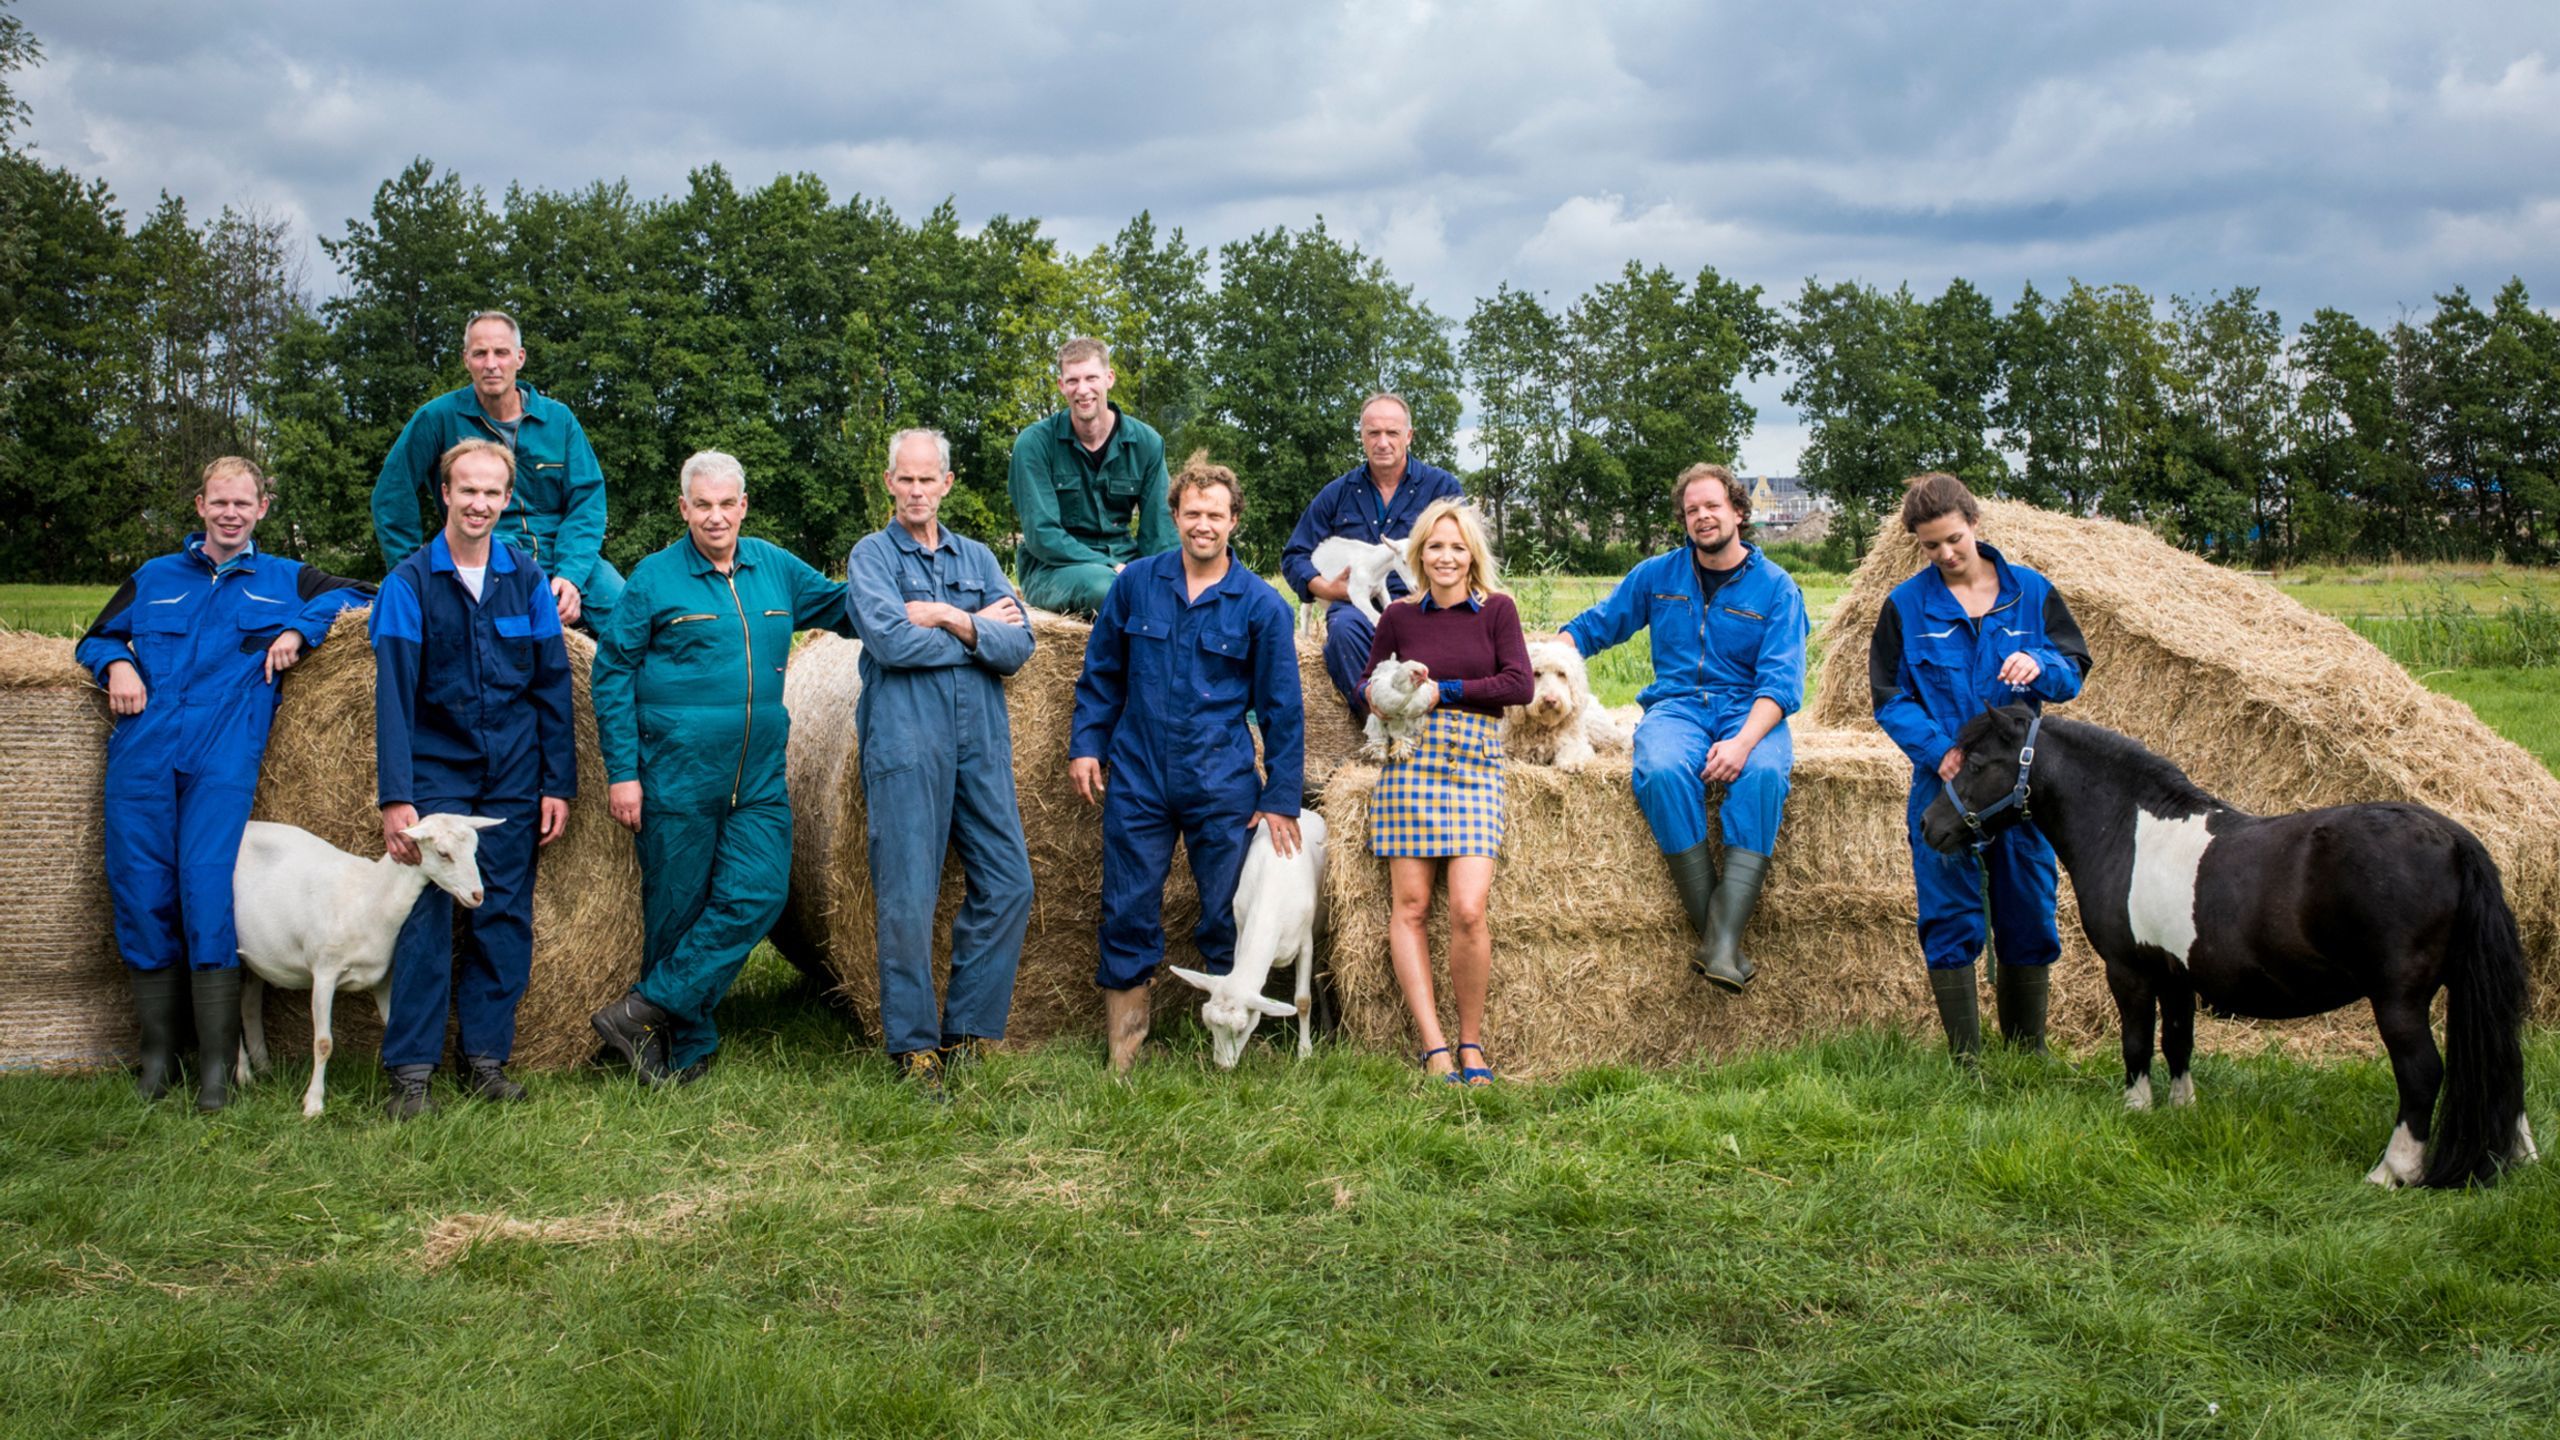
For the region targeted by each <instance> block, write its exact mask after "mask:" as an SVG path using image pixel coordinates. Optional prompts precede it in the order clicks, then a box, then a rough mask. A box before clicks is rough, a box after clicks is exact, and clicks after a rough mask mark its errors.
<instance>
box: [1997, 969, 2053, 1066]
mask: <svg viewBox="0 0 2560 1440" xmlns="http://www.w3.org/2000/svg"><path fill="white" fill-rule="evenodd" d="M1991 998H1992V1001H1993V1002H1994V1004H1995V1005H1996V1007H1997V1008H1998V1010H1999V1014H2000V1038H2001V1039H2002V1040H2003V1041H2005V1042H2007V1043H2008V1044H2009V1045H2010V1046H2011V1047H2013V1048H2015V1049H2019V1050H2024V1051H2026V1052H2027V1053H2029V1054H2031V1055H2041V1054H2043V1053H2044V1012H2045V1006H2046V1003H2047V1002H2048V1001H2050V1000H2051V999H2052V998H2053V967H2052V966H2050V965H1995V966H1994V967H1993V969H1992V972H1991Z"/></svg>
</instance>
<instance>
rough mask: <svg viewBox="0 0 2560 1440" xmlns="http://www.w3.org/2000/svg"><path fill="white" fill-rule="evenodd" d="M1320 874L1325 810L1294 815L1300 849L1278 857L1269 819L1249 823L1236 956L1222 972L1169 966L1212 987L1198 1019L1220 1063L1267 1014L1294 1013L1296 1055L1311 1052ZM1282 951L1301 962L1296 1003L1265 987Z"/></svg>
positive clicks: (1229, 1061) (1223, 1065)
mask: <svg viewBox="0 0 2560 1440" xmlns="http://www.w3.org/2000/svg"><path fill="white" fill-rule="evenodd" d="M1323 879H1324V817H1323V816H1321V815H1319V814H1317V813H1316V812H1314V811H1313V810H1308V811H1303V812H1301V813H1300V814H1299V816H1298V853H1297V854H1295V855H1292V856H1289V857H1288V858H1287V859H1282V858H1281V857H1280V856H1279V855H1277V854H1275V853H1273V851H1272V849H1271V827H1270V826H1268V825H1259V826H1256V827H1254V832H1253V840H1252V843H1250V844H1249V845H1247V846H1246V847H1245V852H1244V869H1243V871H1242V872H1240V873H1239V874H1238V875H1237V877H1236V963H1235V968H1234V969H1232V970H1229V971H1228V972H1227V973H1226V974H1224V975H1207V974H1203V973H1201V972H1200V971H1197V970H1185V969H1183V968H1182V967H1181V966H1179V965H1176V966H1174V967H1173V973H1174V974H1175V975H1176V976H1178V977H1180V978H1181V979H1184V980H1187V981H1189V982H1190V983H1191V984H1193V985H1196V986H1198V987H1200V988H1201V989H1203V990H1206V991H1208V992H1209V998H1208V999H1206V1000H1203V1001H1201V1002H1200V1023H1201V1024H1203V1025H1206V1026H1208V1027H1209V1046H1210V1049H1211V1051H1212V1052H1213V1053H1214V1054H1215V1055H1216V1057H1217V1061H1218V1068H1219V1069H1221V1070H1233V1069H1234V1068H1236V1061H1237V1060H1238V1059H1239V1058H1241V1057H1242V1056H1243V1054H1244V1046H1245V1042H1246V1041H1248V1040H1251V1039H1252V1038H1253V1027H1254V1026H1256V1025H1258V1024H1260V1023H1262V1017H1263V1016H1265V1015H1278V1016H1281V1017H1282V1018H1284V1019H1285V1018H1286V1017H1288V1016H1291V1015H1295V1016H1297V1017H1298V1058H1299V1059H1301V1060H1303V1059H1305V1058H1306V1057H1307V1056H1309V1055H1312V1054H1314V1053H1315V1042H1314V1041H1313V1040H1312V1039H1311V1038H1310V1037H1309V1035H1308V1032H1307V1022H1308V1014H1309V1012H1310V1011H1312V1010H1313V1009H1314V1008H1315V1004H1314V1000H1315V973H1316V911H1317V905H1316V899H1317V891H1318V888H1319V887H1320V886H1321V884H1322V882H1323ZM1283 956H1287V957H1289V961H1290V963H1292V964H1294V965H1296V966H1297V967H1298V1003H1297V1004H1295V1005H1291V1004H1289V1003H1287V1002H1286V1001H1281V1000H1273V999H1269V998H1267V997H1266V996H1264V995H1263V993H1262V986H1263V982H1264V981H1265V980H1267V979H1269V978H1270V976H1271V967H1272V965H1273V964H1274V963H1275V962H1277V961H1278V960H1280V959H1281V958H1282V957H1283Z"/></svg>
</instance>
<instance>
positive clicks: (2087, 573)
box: [1814, 500, 2560, 1040]
mask: <svg viewBox="0 0 2560 1440" xmlns="http://www.w3.org/2000/svg"><path fill="white" fill-rule="evenodd" d="M1981 531H1982V538H1983V539H1984V540H1986V541H1988V542H1989V543H1991V544H1993V545H1996V546H1998V547H1999V548H2000V551H2001V553H2002V554H2004V555H2006V556H2007V557H2008V558H2009V559H2010V560H2012V561H2014V562H2016V563H2018V564H2022V565H2028V566H2032V567H2033V568H2035V569H2036V570H2039V571H2041V572H2043V573H2044V575H2045V576H2046V577H2047V578H2048V579H2050V580H2052V581H2053V583H2054V584H2055V586H2056V587H2058V588H2059V589H2060V590H2061V592H2062V596H2063V599H2064V600H2065V601H2067V602H2068V603H2069V604H2070V606H2071V610H2072V613H2073V614H2074V615H2075V616H2077V617H2078V618H2079V621H2080V626H2081V629H2082V630H2083V631H2084V632H2086V634H2087V637H2088V641H2089V650H2090V654H2091V655H2092V656H2093V657H2094V659H2095V662H2096V664H2095V667H2094V669H2093V670H2092V672H2091V674H2090V677H2089V684H2088V687H2087V688H2086V689H2085V690H2084V691H2083V692H2082V693H2081V696H2080V698H2079V699H2078V700H2076V701H2074V702H2073V703H2072V704H2070V705H2069V706H2066V707H2063V708H2062V709H2061V710H2060V711H2059V712H2057V713H2060V714H2065V715H2069V716H2070V717H2071V718H2073V719H2075V720H2087V721H2090V722H2092V723H2094V724H2099V725H2104V726H2107V727H2108V728H2110V729H2114V730H2120V731H2122V732H2124V733H2125V734H2127V735H2131V736H2133V737H2134V738H2135V739H2138V740H2140V741H2141V742H2142V743H2144V744H2145V745H2148V746H2150V747H2151V748H2152V749H2153V750H2155V751H2158V752H2159V753H2160V754H2162V755H2165V756H2167V757H2169V758H2170V759H2171V760H2174V761H2176V762H2177V763H2178V765H2179V766H2180V767H2181V768H2183V769H2185V770H2186V772H2187V773H2188V774H2189V775H2190V776H2193V777H2194V779H2195V781H2196V783H2197V784H2199V785H2202V786H2204V787H2205V788H2206V789H2208V790H2210V791H2212V792H2213V793H2214V794H2216V795H2218V796H2220V797H2222V798H2223V799H2224V800H2226V801H2229V802H2230V803H2231V804H2233V805H2237V806H2240V807H2242V808H2243V809H2247V810H2251V811H2256V812H2259V813H2262V814H2278V813H2283V812H2285V811H2291V810H2305V809H2311V808H2314V807H2317V806H2322V805H2343V804H2350V803H2354V802H2359V801H2415V802H2417V803H2418V804H2422V805H2427V806H2431V807H2433V808H2434V809H2436V810H2440V811H2442V812H2443V813H2445V814H2446V815H2449V816H2451V817H2453V818H2454V819H2455V820H2458V821H2460V822H2461V823H2462V824H2464V825H2466V826H2468V827H2469V828H2470V829H2471V832H2472V833H2473V834H2475V835H2478V836H2479V837H2480V839H2481V841H2482V842H2483V843H2484V844H2486V845H2487V846H2488V847H2489V851H2490V853H2491V854H2492V855H2494V856H2496V857H2497V861H2498V868H2499V870H2500V871H2501V872H2502V874H2503V875H2504V876H2505V880H2506V891H2507V903H2508V904H2509V905H2510V906H2512V907H2513V908H2514V910H2515V913H2516V924H2517V928H2518V930H2519V931H2520V932H2521V933H2522V936H2523V939H2524V944H2525V951H2526V961H2527V965H2528V968H2529V969H2530V970H2531V971H2532V973H2533V976H2534V979H2535V981H2536V985H2535V990H2536V1011H2537V1013H2538V1014H2539V1016H2540V1017H2541V1018H2542V1019H2544V1020H2545V1021H2551V1020H2560V983H2555V982H2560V779H2555V778H2553V776H2552V774H2551V772H2550V771H2548V770H2546V769H2544V768H2543V766H2542V765H2541V763H2540V762H2539V761H2537V760H2535V759H2534V758H2533V756H2531V755H2530V754H2528V753H2526V752H2525V750H2524V749H2523V748H2522V747H2520V746H2517V745H2516V744H2514V743H2513V742H2511V741H2509V740H2507V739H2505V738H2504V737H2502V736H2500V735H2499V734H2497V732H2495V731H2493V730H2491V729H2490V728H2489V727H2488V726H2486V725H2483V724H2481V723H2480V720H2479V717H2477V716H2475V715H2473V714H2472V713H2471V710H2470V707H2468V706H2466V705H2464V704H2462V703H2461V702H2460V701H2457V700H2452V699H2449V698H2447V697H2445V696H2441V695H2437V694H2435V693H2433V692H2432V691H2430V690H2428V689H2427V688H2426V687H2425V686H2423V685H2420V684H2419V683H2418V682H2417V681H2416V680H2415V679H2414V678H2412V677H2411V676H2410V675H2409V673H2408V672H2407V671H2406V670H2403V669H2402V668H2401V667H2400V666H2399V665H2398V664H2397V663H2396V662H2394V661H2393V660H2392V659H2391V658H2390V657H2389V656H2387V655H2385V654H2383V653H2382V652H2381V651H2380V650H2379V649H2377V648H2375V647H2374V646H2373V644H2372V643H2371V642H2369V641H2367V640H2366V639H2365V638H2364V637H2363V636H2361V635H2358V634H2356V633H2355V632H2354V631H2353V630H2350V629H2348V628H2347V627H2346V626H2345V625H2343V624H2341V623H2339V622H2338V621H2336V620H2332V619H2330V618H2329V617H2327V616H2325V615H2321V614H2318V613H2316V612H2314V611H2312V610H2310V609H2309V608H2307V607H2305V606H2303V605H2302V604H2300V603H2299V602H2297V601H2296V600H2294V599H2293V597H2291V596H2289V595H2286V594H2285V593H2283V592H2282V591H2280V590H2278V589H2277V588H2276V587H2274V586H2272V585H2269V584H2267V583H2265V582H2263V581H2260V580H2256V579H2253V578H2251V577H2249V576H2246V575H2241V574H2237V573H2234V572H2232V571H2229V570H2225V569H2223V568H2222V567H2220V566H2218V565H2214V564H2211V563H2210V562H2208V561H2205V560H2202V559H2199V558H2197V557H2196V556H2193V555H2190V554H2188V553H2186V552H2185V551H2183V550H2180V549H2178V548H2176V547H2175V546H2172V545H2169V544H2167V543H2166V542H2164V541H2162V540H2160V539H2159V538H2158V537H2156V536H2154V535H2153V534H2152V533H2151V532H2150V531H2148V530H2144V529H2141V528H2139V527H2137V526H2132V525H2125V524H2119V523H2117V522H2115V521H2111V520H2083V519H2077V518H2074V517H2072V516H2068V515H2057V514H2054V513H2052V512H2050V511H2046V510H2039V509H2036V508H2035V507H2033V506H2031V505H2023V504H2019V503H2017V502H2015V501H2005V500H1986V501H1984V502H1983V504H1982V525H1981ZM1922 563H1923V561H1922V559H1921V557H1920V551H1919V547H1918V545H1917V544H1915V543H1914V542H1913V541H1912V539H1911V537H1910V536H1908V535H1906V534H1903V533H1902V532H1901V530H1900V529H1899V527H1891V526H1889V527H1887V528H1886V530H1885V532H1884V533H1882V534H1880V535H1879V536H1878V537H1877V540H1876V545H1875V548H1874V549H1872V550H1871V551H1869V552H1868V554H1867V558H1866V560H1865V562H1864V563H1862V564H1861V565H1860V566H1859V567H1858V573H1857V576H1856V578H1855V580H1854V581H1853V583H1852V584H1851V586H1850V589H1849V593H1848V594H1847V595H1846V596H1844V597H1842V599H1841V601H1840V604H1839V606H1838V607H1837V608H1836V609H1835V610H1834V611H1833V613H1832V616H1831V619H1830V621H1829V622H1828V623H1827V624H1826V626H1825V627H1824V631H1823V643H1824V645H1825V647H1826V648H1825V653H1824V656H1823V669H1822V685H1821V688H1820V691H1819V694H1818V695H1817V697H1816V700H1815V703H1814V719H1815V722H1816V723H1817V724H1822V725H1838V726H1856V727H1860V728H1865V729H1868V730H1869V731H1870V732H1872V729H1873V725H1874V721H1873V719H1872V717H1871V716H1870V715H1869V714H1868V711H1867V683H1866V656H1867V639H1868V637H1869V636H1870V635H1871V634H1873V633H1874V630H1875V622H1876V616H1877V614H1878V613H1879V612H1880V611H1881V609H1882V608H1883V605H1884V603H1885V597H1886V596H1887V595H1888V594H1890V593H1891V592H1892V590H1893V587H1894V586H1895V585H1897V584H1900V583H1901V582H1902V581H1903V580H1904V579H1906V578H1908V577H1909V576H1911V575H1912V574H1913V573H1915V572H1916V571H1918V570H1919V568H1920V566H1921V565H1922ZM2069 933H2070V934H2071V936H2072V937H2073V938H2075V939H2076V938H2077V934H2078V931H2077V927H2076V925H2075V926H2073V927H2071V929H2070V931H2069ZM2324 1025H2325V1032H2324V1028H2323V1027H2324ZM2269 1028H2271V1029H2272V1030H2274V1031H2276V1032H2279V1033H2284V1034H2287V1035H2300V1036H2310V1035H2315V1034H2323V1033H2325V1034H2327V1035H2328V1036H2329V1037H2330V1038H2334V1039H2339V1040H2343V1039H2344V1038H2345V1037H2346V1035H2348V1034H2351V1033H2354V1032H2355V1030H2356V1027H2352V1026H2347V1025H2345V1024H2343V1023H2342V1022H2339V1021H2336V1020H2334V1019H2332V1020H2329V1021H2326V1022H2323V1021H2319V1020H2314V1021H2305V1022H2296V1023H2291V1024H2286V1025H2282V1026H2271V1027H2269ZM2365 1028H2370V1027H2365Z"/></svg>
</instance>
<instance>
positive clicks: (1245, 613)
mask: <svg viewBox="0 0 2560 1440" xmlns="http://www.w3.org/2000/svg"><path fill="white" fill-rule="evenodd" d="M1165 499H1166V503H1167V504H1168V505H1169V506H1170V507H1171V509H1172V512H1173V522H1174V528H1175V530H1176V531H1177V532H1178V533H1179V534H1180V535H1181V537H1182V548H1181V549H1179V550H1175V551H1169V552H1167V553H1165V554H1162V555H1154V556H1149V557H1148V558H1146V559H1144V560H1136V561H1132V562H1130V565H1129V567H1128V568H1127V569H1125V570H1123V571H1121V572H1120V577H1119V578H1118V579H1117V580H1115V581H1114V582H1112V586H1111V593H1110V594H1109V595H1107V596H1106V597H1104V599H1103V602H1102V613H1101V614H1100V615H1098V616H1096V617H1095V618H1094V622H1093V634H1092V635H1091V637H1089V638H1088V639H1087V640H1086V642H1085V651H1084V673H1083V674H1082V675H1080V676H1078V677H1077V679H1076V708H1075V733H1074V735H1073V737H1072V738H1071V739H1070V740H1069V742H1068V745H1067V755H1068V761H1067V774H1068V777H1069V778H1070V779H1072V780H1073V781H1074V782H1075V787H1076V793H1077V794H1078V795H1081V796H1083V797H1084V800H1085V803H1086V804H1088V805H1100V806H1101V807H1102V937H1101V938H1102V958H1101V962H1100V964H1099V965H1098V966H1097V967H1096V970H1095V974H1094V983H1095V984H1097V985H1100V986H1101V987H1102V992H1103V1000H1104V1002H1105V1005H1106V1007H1107V1009H1108V1027H1109V1034H1110V1042H1111V1068H1112V1070H1113V1071H1114V1072H1116V1073H1118V1074H1122V1075H1125V1074H1127V1073H1128V1072H1129V1067H1130V1066H1131V1065H1133V1064H1135V1063H1136V1062H1137V1058H1138V1046H1139V1044H1140V1043H1141V1042H1143V1041H1144V1040H1145V1039H1146V1038H1147V982H1148V981H1149V980H1151V979H1153V978H1154V976H1155V971H1156V966H1157V965H1158V964H1159V963H1161V962H1162V961H1163V959H1164V881H1165V876H1166V874H1167V873H1169V872H1170V871H1171V870H1172V868H1173V842H1174V839H1175V838H1176V837H1177V836H1179V837H1180V838H1181V840H1182V844H1183V848H1184V850H1185V851H1187V852H1188V853H1189V855H1190V857H1191V878H1192V880H1193V882H1194V883H1195V884H1197V885H1198V887H1199V890H1200V924H1199V927H1198V928H1197V929H1195V930H1194V931H1193V932H1192V939H1193V940H1194V941H1195V942H1196V943H1197V944H1198V945H1199V947H1200V958H1201V960H1202V962H1203V967H1204V968H1205V969H1207V970H1208V972H1209V973H1210V974H1212V975H1223V974H1225V973H1227V971H1228V970H1230V969H1232V968H1234V965H1235V949H1236V920H1235V893H1236V875H1237V873H1238V872H1239V871H1240V870H1241V869H1242V868H1243V866H1244V852H1245V846H1246V844H1247V842H1248V841H1250V840H1251V838H1252V835H1253V827H1254V826H1256V825H1264V824H1267V825H1269V826H1270V827H1271V844H1272V848H1273V849H1274V850H1275V851H1277V852H1278V853H1280V854H1282V855H1294V854H1296V853H1297V850H1298V802H1299V797H1300V794H1301V791H1302V788H1303V784H1304V779H1305V772H1306V751H1305V746H1306V728H1307V727H1306V712H1305V710H1304V709H1303V708H1302V707H1301V705H1300V703H1299V698H1298V661H1297V648H1296V644H1295V642H1294V640H1293V638H1292V637H1291V634H1290V618H1289V603H1288V602H1287V601H1285V600H1283V599H1281V598H1280V592H1278V591H1276V590H1274V589H1272V588H1271V586H1270V585H1269V584H1268V583H1266V582H1265V581H1264V580H1263V579H1262V578H1261V577H1260V576H1257V575H1255V574H1254V573H1253V572H1252V571H1250V570H1248V569H1246V568H1245V566H1244V564H1243V562H1241V561H1239V560H1237V559H1236V558H1235V556H1234V554H1233V552H1231V551H1229V550H1228V549H1227V540H1228V537H1229V536H1231V535H1233V534H1234V533H1235V528H1236V521H1237V520H1239V519H1240V518H1242V515H1243V510H1244V498H1243V495H1242V493H1241V491H1240V490H1239V488H1238V486H1237V483H1236V477H1235V472H1234V471H1232V470H1229V469H1227V468H1226V467H1225V466H1222V465H1212V464H1210V463H1208V459H1207V457H1206V455H1205V454H1200V455H1194V456H1192V457H1191V461H1190V463H1189V464H1187V465H1185V466H1183V467H1182V473H1180V474H1178V475H1176V476H1174V477H1173V484H1172V486H1171V488H1170V489H1169V490H1168V491H1167V493H1166V496H1165ZM1248 712H1249V713H1250V714H1251V715H1253V716H1254V717H1255V718H1257V719H1258V720H1259V721H1260V722H1261V726H1262V773H1261V774H1259V775H1257V774H1256V773H1255V771H1254V763H1253V736H1252V733H1251V732H1250V731H1249V730H1247V728H1246V716H1247V714H1248Z"/></svg>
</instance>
